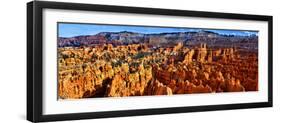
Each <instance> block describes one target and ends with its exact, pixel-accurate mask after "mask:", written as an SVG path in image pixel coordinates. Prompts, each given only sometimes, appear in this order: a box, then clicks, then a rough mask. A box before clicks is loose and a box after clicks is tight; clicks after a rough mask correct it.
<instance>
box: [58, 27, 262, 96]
mask: <svg viewBox="0 0 281 123" xmlns="http://www.w3.org/2000/svg"><path fill="white" fill-rule="evenodd" d="M125 34H126V35H134V36H132V37H130V38H128V39H126V41H128V42H134V41H138V40H141V42H142V43H132V44H130V43H129V44H126V45H123V44H122V43H121V44H120V42H119V41H118V40H121V39H122V38H125V37H126V36H125ZM103 35H105V34H102V33H101V34H99V36H97V37H80V38H81V40H84V41H88V43H98V44H99V45H91V46H79V47H68V46H70V45H73V44H70V43H69V42H72V41H76V39H65V40H64V41H63V42H61V44H60V46H61V47H59V48H58V96H59V98H60V99H79V98H95V97H125V96H152V95H175V94H196V93H223V92H244V91H258V54H257V51H256V50H253V49H245V48H239V47H238V48H237V47H232V46H228V45H226V46H225V47H222V46H221V47H215V46H213V45H210V44H208V43H199V44H194V45H187V44H185V43H184V42H180V41H179V43H176V44H174V43H171V42H169V40H167V39H166V38H165V37H163V36H151V37H143V35H137V34H131V33H128V32H124V34H122V35H120V37H118V36H119V35H118V34H111V36H112V37H107V38H111V39H110V40H111V42H112V43H110V44H108V43H106V42H107V40H108V39H106V38H104V37H103ZM183 35H184V34H183ZM211 37H212V36H211ZM120 38H121V39H120ZM182 38H184V36H183V37H182ZM117 39H118V40H117ZM124 40H125V39H124ZM159 40H162V41H160V42H162V43H163V41H164V42H166V43H167V44H168V46H166V47H164V45H161V47H158V45H157V46H155V45H156V44H159ZM178 40H179V39H177V40H176V42H177V41H178ZM237 40H238V39H237ZM118 42H119V43H118ZM72 43H73V42H72ZM80 43H81V42H80ZM159 45H160V44H159Z"/></svg>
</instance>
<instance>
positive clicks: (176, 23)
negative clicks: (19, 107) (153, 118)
mask: <svg viewBox="0 0 281 123" xmlns="http://www.w3.org/2000/svg"><path fill="white" fill-rule="evenodd" d="M272 43H273V17H272V16H270V15H251V14H237V13H220V12H206V11H192V10H171V9H161V8H143V7H130V6H115V5H114V6H112V5H98V4H88V3H79V1H78V2H77V3H66V2H50V1H32V2H29V3H28V4H27V89H26V90H27V120H29V121H32V122H44V121H45V122H49V121H64V120H80V119H93V118H108V117H123V116H139V115H155V114H170V113H187V112H199V111H214V110H231V109H247V108H261V107H272V104H273V96H272V87H273V85H272V84H273V83H272V79H273V78H272V72H273V71H272V68H273V66H272V65H273V64H272V59H273V53H272V52H273V49H272V45H273V44H272Z"/></svg>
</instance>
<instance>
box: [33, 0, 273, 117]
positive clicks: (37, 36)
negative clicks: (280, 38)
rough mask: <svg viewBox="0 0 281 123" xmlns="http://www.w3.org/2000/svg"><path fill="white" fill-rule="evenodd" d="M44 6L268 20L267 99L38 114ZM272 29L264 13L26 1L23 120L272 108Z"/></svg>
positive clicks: (41, 70) (40, 97)
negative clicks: (25, 65)
mask: <svg viewBox="0 0 281 123" xmlns="http://www.w3.org/2000/svg"><path fill="white" fill-rule="evenodd" d="M45 8H50V9H66V10H86V11H101V12H120V13H139V14H152V15H170V16H179V17H185V16H189V17H204V18H223V19H235V20H237V19H238V20H257V21H266V22H268V44H269V45H268V51H267V52H268V101H266V102H258V103H241V104H224V105H207V106H189V107H175V108H158V109H140V110H123V111H106V112H91V113H75V114H55V115H43V113H42V109H43V107H42V103H43V101H42V100H43V95H42V89H43V85H42V73H43V67H42V45H43V43H42V35H43V34H42V28H43V27H42V17H43V13H42V10H43V9H45ZM272 31H273V17H272V16H264V15H248V14H233V13H217V12H201V11H185V10H171V9H156V8H140V7H125V6H109V5H93V4H80V3H63V2H45V1H33V2H29V3H27V120H29V121H32V122H44V121H62V120H78V119H93V118H106V117H123V116H136V115H154V114H169V113H185V112H199V111H213V110H229V109H245V108H259V107H272V106H273V97H272V86H273V85H272V75H273V74H272V65H273V63H272V59H273V58H272V57H273V56H272V54H273V53H272V52H273V49H272V48H273V39H272V37H273V32H272Z"/></svg>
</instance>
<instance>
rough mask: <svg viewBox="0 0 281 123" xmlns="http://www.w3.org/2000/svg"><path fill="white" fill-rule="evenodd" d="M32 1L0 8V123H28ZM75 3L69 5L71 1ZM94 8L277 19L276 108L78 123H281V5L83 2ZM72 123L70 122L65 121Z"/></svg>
mask: <svg viewBox="0 0 281 123" xmlns="http://www.w3.org/2000/svg"><path fill="white" fill-rule="evenodd" d="M28 1H29V0H13V1H12V0H5V1H4V0H3V1H1V4H0V9H1V10H0V16H1V17H0V18H1V19H0V36H1V37H0V44H1V47H0V58H1V59H0V98H1V100H0V122H1V123H6V122H11V123H27V122H28V121H26V120H25V116H26V114H25V112H26V2H28ZM68 1H71V0H68ZM83 1H91V2H94V3H96V4H108V5H125V6H140V7H154V8H169V9H183V10H199V11H213V12H230V13H245V14H265V15H273V16H274V24H273V26H274V27H273V29H274V30H273V32H274V34H273V35H274V37H273V43H274V46H273V48H274V49H273V52H274V54H273V57H274V59H273V61H274V64H273V67H274V69H273V73H274V74H273V76H274V77H273V78H274V81H273V82H274V107H273V108H259V109H242V110H231V111H229V110H228V111H211V112H197V113H181V114H168V115H151V116H135V117H122V118H106V119H95V120H79V121H73V122H74V123H78V122H79V123H90V122H106V123H112V122H115V123H117V122H123V123H131V122H134V123H143V122H161V123H162V122H164V123H165V122H196V123H206V122H207V123H212V122H216V123H220V122H228V123H238V122H255V123H259V122H261V123H264V122H270V121H272V122H274V121H275V122H278V121H279V122H280V120H281V118H280V114H281V97H280V94H281V84H280V82H281V77H280V75H279V74H281V64H279V63H281V56H279V55H278V53H279V52H280V53H281V48H279V46H281V42H280V40H281V36H280V35H278V34H280V33H281V27H280V26H281V25H280V24H281V14H280V12H279V11H280V9H279V8H280V5H281V4H280V3H281V2H279V1H278V0H231V1H226V0H166V1H165V0H81V2H83ZM65 122H69V121H65Z"/></svg>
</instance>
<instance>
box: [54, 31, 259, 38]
mask: <svg viewBox="0 0 281 123" xmlns="http://www.w3.org/2000/svg"><path fill="white" fill-rule="evenodd" d="M121 32H128V33H138V34H143V35H153V34H164V33H167V34H169V33H193V32H195V33H198V32H212V33H215V34H218V35H223V36H242V37H249V36H253V35H254V36H257V35H256V34H251V35H239V34H232V33H231V34H225V33H217V32H213V31H209V30H203V31H186V32H159V33H140V32H133V31H119V32H109V31H106V32H99V33H96V34H84V35H83V34H82V35H76V36H71V37H59V36H58V37H59V38H74V37H79V36H95V35H98V34H100V33H121Z"/></svg>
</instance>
